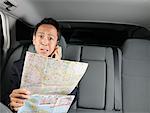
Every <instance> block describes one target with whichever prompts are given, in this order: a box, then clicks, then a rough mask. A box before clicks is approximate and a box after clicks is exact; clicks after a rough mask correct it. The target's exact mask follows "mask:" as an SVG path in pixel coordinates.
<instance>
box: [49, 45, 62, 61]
mask: <svg viewBox="0 0 150 113" xmlns="http://www.w3.org/2000/svg"><path fill="white" fill-rule="evenodd" d="M61 56H62V53H61V47H60V46H58V45H57V46H56V47H55V49H54V51H53V52H52V54H51V55H50V57H51V58H56V59H61Z"/></svg>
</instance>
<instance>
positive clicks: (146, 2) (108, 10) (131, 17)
mask: <svg viewBox="0 0 150 113" xmlns="http://www.w3.org/2000/svg"><path fill="white" fill-rule="evenodd" d="M4 1H10V2H12V3H14V4H15V5H16V8H12V9H11V10H12V11H9V12H10V13H11V14H13V15H15V16H17V17H19V18H22V19H23V20H25V21H26V22H28V23H30V24H33V25H34V24H36V23H37V22H39V21H40V20H41V19H42V18H44V17H53V18H55V19H57V20H59V21H80V22H106V23H107V22H108V23H123V24H133V25H140V26H144V27H147V28H150V0H2V1H1V5H0V7H1V9H2V8H3V9H4V5H3V2H4Z"/></svg>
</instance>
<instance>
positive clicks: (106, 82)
mask: <svg viewBox="0 0 150 113" xmlns="http://www.w3.org/2000/svg"><path fill="white" fill-rule="evenodd" d="M118 53H119V57H118V62H119V70H118V71H119V77H120V78H121V71H120V70H121V52H120V51H118ZM81 61H83V62H87V63H89V66H88V69H87V71H86V73H85V75H84V76H83V78H82V80H81V82H80V84H79V100H78V107H79V108H84V109H86V108H88V109H95V110H109V111H112V110H114V109H115V108H114V102H115V99H114V95H115V90H114V56H113V50H112V48H110V47H96V46H83V48H82V54H81ZM120 80H121V79H120ZM120 82H121V81H120ZM119 94H120V95H119V98H120V99H119V100H118V101H119V103H120V106H122V104H121V103H122V101H121V93H119ZM121 109H122V107H119V110H121Z"/></svg>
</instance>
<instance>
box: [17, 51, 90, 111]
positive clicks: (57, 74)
mask: <svg viewBox="0 0 150 113" xmlns="http://www.w3.org/2000/svg"><path fill="white" fill-rule="evenodd" d="M87 67H88V64H87V63H83V62H75V61H68V60H56V59H54V58H49V57H44V56H41V55H39V54H37V53H31V52H27V53H26V57H25V62H24V67H23V73H22V80H21V87H22V88H26V89H28V90H29V91H30V92H31V94H32V96H31V97H30V99H29V100H27V101H26V102H25V105H24V106H23V107H21V108H20V109H19V111H18V113H57V110H58V111H59V112H58V113H67V111H65V110H63V109H65V108H67V110H68V109H69V107H70V105H71V103H72V101H73V98H74V96H73V95H67V94H70V93H71V92H72V91H73V89H74V88H75V87H76V86H77V84H78V82H79V81H80V79H81V78H82V77H83V75H84V73H85V71H86V69H87ZM42 98H45V101H47V103H42V104H41V102H40V101H42V100H43V99H42ZM53 99H54V100H57V101H55V102H56V103H57V104H54V103H53V104H52V103H50V102H51V101H52V100H53ZM31 100H34V101H31ZM60 100H62V101H60ZM64 100H65V102H64ZM66 101H67V102H66ZM63 102H64V103H68V104H66V105H64V104H61V103H63ZM31 106H32V107H31ZM56 106H57V107H56ZM58 106H59V107H58ZM67 106H69V107H67ZM33 108H36V110H33ZM47 108H49V109H47ZM54 108H59V109H54ZM40 109H41V110H44V109H45V110H46V111H47V110H48V112H46V111H45V112H41V110H40ZM50 109H51V110H50ZM24 110H26V112H25V111H24ZM21 111H23V112H21ZM35 111H36V112H35ZM60 111H62V112H60ZM63 111H65V112H63Z"/></svg>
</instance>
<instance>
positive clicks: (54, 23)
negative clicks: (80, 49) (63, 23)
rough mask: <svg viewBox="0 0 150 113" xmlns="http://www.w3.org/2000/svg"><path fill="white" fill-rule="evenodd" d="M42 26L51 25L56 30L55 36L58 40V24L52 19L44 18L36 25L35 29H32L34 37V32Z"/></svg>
mask: <svg viewBox="0 0 150 113" xmlns="http://www.w3.org/2000/svg"><path fill="white" fill-rule="evenodd" d="M43 24H48V25H52V26H54V27H55V28H56V30H57V35H58V40H59V39H60V27H59V23H58V22H57V21H56V20H55V19H53V18H44V19H43V20H42V21H41V22H40V23H38V24H37V25H36V26H35V28H34V32H33V35H36V32H37V30H38V28H39V27H40V26H41V25H43Z"/></svg>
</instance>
